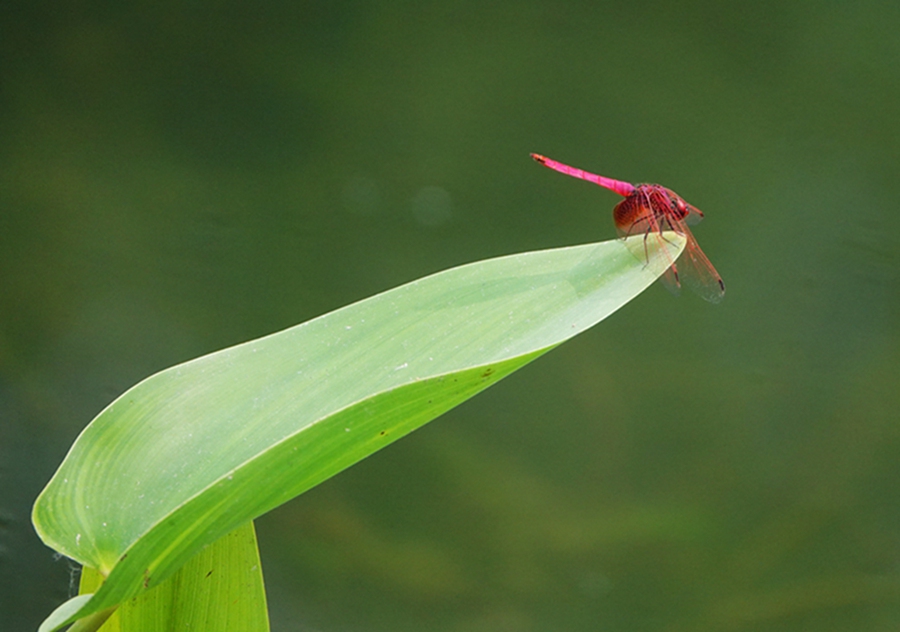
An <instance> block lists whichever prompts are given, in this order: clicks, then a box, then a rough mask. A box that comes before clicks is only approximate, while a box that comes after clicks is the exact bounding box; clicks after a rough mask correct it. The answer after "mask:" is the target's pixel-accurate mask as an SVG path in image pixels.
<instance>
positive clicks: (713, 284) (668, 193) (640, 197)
mask: <svg viewBox="0 0 900 632" xmlns="http://www.w3.org/2000/svg"><path fill="white" fill-rule="evenodd" d="M531 157H532V158H534V159H535V160H537V161H538V162H539V163H541V164H542V165H544V166H545V167H550V168H551V169H553V170H554V171H559V172H560V173H564V174H566V175H567V176H572V177H573V178H580V179H582V180H587V181H588V182H593V183H594V184H599V185H600V186H601V187H604V188H606V189H609V190H610V191H615V192H616V193H618V194H619V195H621V196H622V197H624V198H625V199H624V200H622V201H621V202H619V203H618V204H617V205H616V208H614V209H613V221H614V222H615V223H616V230H617V231H618V232H619V236H621V237H628V236H629V235H640V234H643V235H644V241H646V240H647V238H648V237H650V236H651V235H657V234H658V235H660V236H661V235H662V233H663V231H667V230H671V231H675V232H676V233H678V234H680V235H684V236H685V237H686V238H687V244H686V245H685V247H684V252H683V253H682V254H683V256H682V257H681V258H680V259H679V261H678V265H677V266H676V265H675V262H674V261H673V262H672V265H671V266H669V269H668V270H666V271H665V273H664V274H663V276H661V277H660V281H662V282H663V284H664V285H665V286H666V287H668V288H669V289H670V290H671V291H672V292H674V293H676V294H677V293H678V291H679V290H680V289H681V281H682V279H683V280H684V282H685V283H686V284H687V285H688V286H689V287H690V288H691V289H692V290H694V291H695V292H697V294H699V295H700V296H702V297H703V298H705V299H706V300H707V301H710V302H713V303H718V302H719V301H721V300H722V297H723V296H725V284H724V283H723V282H722V277H720V276H719V273H718V272H716V269H715V268H714V267H713V265H712V264H711V263H710V262H709V259H707V258H706V255H705V254H703V251H702V250H700V246H698V245H697V240H696V239H694V235H693V234H691V231H690V229H689V228H688V224H690V225H694V224H696V223H697V222H699V221H700V220H701V219H703V213H702V212H700V209H698V208H695V207H693V206H691V205H690V204H688V203H687V202H685V201H684V200H683V199H682V198H681V196H680V195H678V194H677V193H675V192H674V191H672V190H671V189H667V188H666V187H664V186H660V185H658V184H639V185H637V186H635V185H633V184H629V183H628V182H622V181H621V180H613V179H612V178H604V177H603V176H598V175H596V174H594V173H588V172H587V171H582V170H581V169H576V168H575V167H570V166H568V165H564V164H562V163H561V162H556V161H555V160H551V159H550V158H547V157H545V156H541V155H540V154H531ZM660 238H661V237H660Z"/></svg>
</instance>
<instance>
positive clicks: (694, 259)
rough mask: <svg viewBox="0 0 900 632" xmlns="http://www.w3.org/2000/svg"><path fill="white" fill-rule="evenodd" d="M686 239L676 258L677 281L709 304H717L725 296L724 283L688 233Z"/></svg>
mask: <svg viewBox="0 0 900 632" xmlns="http://www.w3.org/2000/svg"><path fill="white" fill-rule="evenodd" d="M687 238H688V241H687V245H685V247H684V252H683V253H682V254H681V257H679V258H678V271H679V273H680V274H679V279H680V280H681V281H682V282H683V283H684V284H685V285H687V286H688V287H689V288H691V289H692V290H693V291H694V292H696V293H697V294H699V295H700V296H701V297H703V298H704V299H706V300H707V301H709V302H710V303H718V302H719V301H721V300H722V297H723V296H725V283H724V282H723V281H722V277H720V276H719V273H718V272H716V269H715V268H714V267H713V264H712V263H710V261H709V259H707V258H706V255H705V254H703V251H702V250H700V246H698V245H697V240H696V239H694V236H693V235H692V234H691V233H690V232H689V231H688V232H687Z"/></svg>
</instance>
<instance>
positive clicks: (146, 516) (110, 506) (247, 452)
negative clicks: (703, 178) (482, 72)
mask: <svg viewBox="0 0 900 632" xmlns="http://www.w3.org/2000/svg"><path fill="white" fill-rule="evenodd" d="M683 248H684V238H683V237H681V236H679V235H675V234H667V239H666V240H662V239H652V240H648V241H646V242H645V241H644V240H643V236H637V237H632V238H629V240H626V241H625V242H623V241H622V240H614V241H607V242H603V243H598V244H588V245H583V246H573V247H569V248H559V249H555V250H546V251H540V252H530V253H523V254H518V255H512V256H507V257H500V258H497V259H490V260H487V261H481V262H477V263H473V264H469V265H465V266H461V267H458V268H453V269H451V270H446V271H444V272H440V273H438V274H434V275H432V276H429V277H425V278H423V279H420V280H417V281H413V282H412V283H408V284H406V285H403V286H401V287H398V288H395V289H393V290H389V291H387V292H384V293H382V294H379V295H377V296H374V297H371V298H369V299H366V300H363V301H360V302H358V303H354V304H352V305H349V306H347V307H344V308H342V309H339V310H337V311H334V312H331V313H329V314H326V315H324V316H321V317H319V318H315V319H313V320H311V321H308V322H306V323H303V324H301V325H297V326H296V327H292V328H290V329H286V330H284V331H281V332H279V333H276V334H272V335H270V336H266V337H264V338H260V339H258V340H252V341H250V342H246V343H243V344H240V345H237V346H235V347H231V348H228V349H224V350H222V351H218V352H216V353H212V354H210V355H206V356H203V357H200V358H197V359H195V360H192V361H190V362H186V363H184V364H180V365H177V366H174V367H172V368H169V369H166V370H164V371H162V372H160V373H157V374H155V375H153V376H151V377H149V378H147V379H146V380H144V381H143V382H140V383H139V384H137V385H135V386H134V387H132V388H131V389H129V390H128V391H126V392H125V393H124V394H123V395H121V396H120V397H119V398H118V399H116V400H115V401H114V402H113V403H112V404H110V405H109V407H107V408H106V409H105V410H104V411H103V412H101V413H100V414H99V415H98V416H97V417H96V418H95V419H94V420H93V421H92V422H91V424H90V425H89V426H88V427H87V428H85V430H84V431H83V432H82V433H81V435H80V436H79V437H78V439H77V440H76V441H75V443H74V444H73V446H72V448H71V450H70V451H69V454H68V455H67V456H66V459H65V460H64V461H63V463H62V465H61V466H60V468H59V470H58V471H57V472H56V474H55V475H54V476H53V478H52V479H51V480H50V482H49V483H48V484H47V487H46V488H45V489H44V491H43V492H42V493H41V495H40V496H39V497H38V499H37V502H36V503H35V507H34V512H33V516H32V519H33V522H34V525H35V528H36V529H37V531H38V533H39V535H40V536H41V538H42V539H43V540H44V542H45V543H47V545H48V546H51V547H52V548H54V549H56V550H57V551H59V552H60V553H62V554H64V555H66V556H68V557H70V558H72V559H75V560H77V561H78V562H81V563H82V564H84V565H86V566H90V567H93V568H96V569H98V570H99V571H100V572H101V573H102V574H103V575H104V576H106V577H107V580H106V581H105V582H104V584H103V585H102V587H100V589H99V590H98V591H97V592H96V593H95V594H94V597H93V598H91V599H90V601H88V602H87V603H86V604H82V603H80V602H79V605H81V608H80V609H75V610H74V611H67V613H66V614H67V616H66V618H65V619H64V620H63V619H60V618H59V617H57V616H56V614H54V615H51V618H52V619H53V621H54V622H53V626H52V627H47V628H46V629H48V630H49V629H56V628H58V627H59V626H60V625H63V624H65V623H66V622H71V621H73V620H75V619H76V618H78V617H83V616H86V615H88V614H91V613H95V612H99V611H102V610H105V609H107V608H110V607H112V606H115V605H117V604H119V603H121V602H123V601H125V600H126V599H129V598H131V597H133V596H135V595H137V594H139V593H141V592H142V591H144V590H146V589H148V588H151V587H153V586H156V585H158V584H160V583H161V582H162V581H164V580H165V579H166V578H168V577H170V576H171V575H172V574H173V573H174V572H175V571H177V570H178V568H179V567H181V566H182V565H183V564H184V563H185V562H186V561H187V560H188V559H189V558H190V557H191V556H192V555H193V554H195V553H196V552H197V551H198V550H199V549H201V548H202V547H203V546H205V545H207V544H209V543H211V542H213V541H215V540H216V539H218V538H219V537H221V536H223V535H224V534H226V533H228V532H230V531H231V530H233V529H234V528H235V527H237V526H238V525H241V524H243V523H246V522H247V521H249V520H251V519H253V518H255V517H257V516H259V515H261V514H263V513H265V512H267V511H269V510H270V509H272V508H274V507H277V506H278V505H280V504H282V503H284V502H286V501H288V500H290V499H291V498H293V497H295V496H297V495H298V494H301V493H303V492H304V491H306V490H308V489H309V488H311V487H313V486H315V485H317V484H318V483H320V482H322V481H323V480H325V479H327V478H329V477H330V476H333V475H334V474H336V473H337V472H339V471H341V470H342V469H344V468H346V467H349V466H350V465H352V464H353V463H355V462H357V461H359V460H360V459H362V458H365V457H366V456H368V455H369V454H371V453H373V452H375V451H376V450H378V449H380V448H382V447H384V446H385V445H387V444H389V443H391V442H392V441H395V440H396V439H398V438H400V437H402V436H403V435H405V434H407V433H408V432H411V431H412V430H414V429H416V428H418V427H419V426H421V425H422V424H424V423H426V422H428V421H430V420H431V419H434V418H435V417H437V416H438V415H440V414H441V413H443V412H445V411H447V410H449V409H450V408H452V407H454V406H456V405H457V404H459V403H461V402H463V401H465V400H466V399H468V398H469V397H471V396H472V395H474V394H476V393H477V392H479V391H481V390H483V389H484V388H487V387H488V386H490V385H491V384H493V383H495V382H496V381H497V380H499V379H500V378H502V377H504V376H506V375H508V374H509V373H511V372H512V371H514V370H516V369H518V368H520V367H521V366H523V365H524V364H526V363H528V362H530V361H531V360H533V359H534V358H536V357H538V356H540V355H541V354H543V353H545V352H547V351H548V350H550V349H551V348H553V347H554V346H556V345H558V344H560V343H562V342H563V341H565V340H567V339H569V338H571V337H573V336H575V335H576V334H578V333H580V332H581V331H584V330H585V329H587V328H588V327H591V326H592V325H594V324H595V323H597V322H599V321H600V320H602V319H603V318H605V317H606V316H608V315H609V314H611V313H612V312H614V311H615V310H616V309H618V308H619V307H621V306H622V305H624V304H625V303H627V302H628V301H629V300H631V299H632V298H634V297H635V296H636V295H637V294H638V293H640V292H641V291H643V290H644V289H645V288H646V287H647V286H648V285H650V284H651V283H652V282H653V281H654V280H655V279H656V278H657V277H658V276H659V275H660V274H662V272H663V271H664V270H665V269H666V268H667V267H668V266H669V265H670V264H671V262H672V261H674V260H675V259H676V258H677V256H678V255H679V254H680V252H681V250H682V249H683ZM633 252H634V253H640V256H639V257H636V256H635V254H633ZM645 257H646V258H645ZM76 599H79V598H76ZM46 624H47V622H45V625H46Z"/></svg>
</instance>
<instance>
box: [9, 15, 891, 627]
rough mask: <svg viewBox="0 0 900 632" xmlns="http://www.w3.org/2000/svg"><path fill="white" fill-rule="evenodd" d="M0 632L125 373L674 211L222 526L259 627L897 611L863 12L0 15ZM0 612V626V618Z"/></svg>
mask: <svg viewBox="0 0 900 632" xmlns="http://www.w3.org/2000/svg"><path fill="white" fill-rule="evenodd" d="M0 16H2V17H0V618H2V621H3V624H2V627H3V629H4V630H6V629H9V630H33V629H36V626H37V625H38V623H39V622H40V621H41V620H42V619H43V618H44V617H45V616H46V615H47V614H48V613H49V612H50V611H51V610H52V609H53V608H54V607H55V606H56V605H58V604H59V603H60V602H62V601H63V600H64V599H66V598H67V597H68V596H70V595H71V594H73V591H74V590H75V587H74V584H73V582H74V580H75V578H76V577H77V572H76V569H75V568H74V567H73V565H72V564H71V563H70V562H68V561H67V560H64V559H58V558H56V557H54V554H53V551H51V550H50V549H48V548H46V547H44V546H43V545H42V544H41V543H40V541H39V540H38V539H37V537H36V535H35V534H34V531H33V529H32V527H31V524H30V515H29V513H30V508H31V504H32V503H33V501H34V498H35V497H36V496H37V494H38V492H39V491H40V489H41V488H42V487H43V485H44V484H45V483H46V482H47V481H48V479H49V478H50V476H51V474H52V473H53V471H54V470H55V468H56V467H57V466H58V464H59V463H60V462H61V460H62V458H63V457H64V455H65V453H66V450H67V448H68V446H69V445H70V444H71V442H72V441H73V440H74V438H75V437H76V435H77V434H78V432H79V431H80V430H81V429H82V428H83V427H84V426H85V425H86V424H87V423H88V422H89V421H90V420H91V418H92V417H93V416H94V415H96V414H97V413H98V412H99V411H100V410H101V409H102V408H103V407H104V406H105V405H106V404H108V403H109V402H110V401H111V400H112V399H113V398H115V397H116V396H117V395H118V394H120V393H121V392H122V391H124V390H125V389H126V388H128V387H129V386H130V385H132V384H133V383H135V382H136V381H138V380H140V379H142V378H144V377H146V376H147V375H149V374H151V373H153V372H155V371H157V370H160V369H163V368H165V367H167V366H169V365H172V364H174V363H177V362H181V361H184V360H187V359H189V358H192V357H195V356H197V355H201V354H204V353H207V352H211V351H214V350H217V349H220V348H222V347H225V346H229V345H233V344H236V343H239V342H242V341H245V340H248V339H252V338H254V337H258V336H261V335H263V334H267V333H270V332H273V331H277V330H279V329H282V328H285V327H288V326H291V325H294V324H297V323H300V322H302V321H305V320H307V319H310V318H312V317H315V316H318V315H320V314H323V313H325V312H328V311H330V310H333V309H335V308H338V307H340V306H342V305H345V304H347V303H349V302H352V301H356V300H358V299H361V298H365V297H367V296H370V295H372V294H375V293H378V292H380V291H382V290H385V289H388V288H391V287H394V286H396V285H399V284H402V283H404V282H407V281H410V280H412V279H415V278H417V277H421V276H424V275H427V274H429V273H432V272H435V271H438V270H441V269H444V268H447V267H451V266H454V265H458V264H462V263H467V262H471V261H475V260H478V259H484V258H489V257H494V256H499V255H505V254H510V253H515V252H521V251H527V250H535V249H543V248H550V247H556V246H564V245H572V244H577V243H585V242H590V241H599V240H603V239H608V238H612V237H614V236H615V230H614V227H613V224H612V218H611V211H612V208H613V206H614V205H615V204H616V203H617V202H618V199H619V198H618V197H617V196H616V195H615V194H613V193H611V192H609V191H606V190H603V189H601V188H599V187H596V186H593V185H590V184H588V183H584V182H580V181H577V180H574V179H571V178H566V177H564V176H562V175H560V174H557V173H553V172H551V171H550V170H548V169H545V168H542V167H540V166H539V165H537V164H535V163H534V162H532V161H531V160H530V158H529V157H528V154H529V152H532V151H534V152H540V153H543V154H546V155H548V156H550V157H552V158H555V159H557V160H560V161H563V162H566V163H569V164H572V165H575V166H578V167H582V168H584V169H589V170H591V171H594V172H597V173H601V174H603V175H606V176H610V177H614V178H619V179H623V180H628V181H630V182H659V183H662V184H664V185H666V186H668V187H670V188H672V189H674V190H675V191H677V192H678V193H679V194H681V195H682V196H683V197H684V198H685V199H686V200H687V201H688V202H690V203H692V204H694V205H696V206H697V207H699V208H700V209H702V210H703V211H705V213H706V220H705V221H704V222H703V223H702V224H700V225H699V226H697V227H696V228H695V229H694V234H695V236H696V237H697V239H698V241H699V243H700V244H701V246H702V247H703V249H704V251H705V252H706V254H707V255H708V256H709V258H710V259H711V260H712V261H713V263H714V264H715V266H716V267H717V268H718V271H719V273H720V274H721V275H722V277H723V278H724V279H725V283H726V284H727V286H728V293H727V295H726V297H725V300H724V301H723V302H722V303H721V304H719V305H711V304H708V303H706V302H704V301H702V300H700V299H699V298H698V297H697V296H695V295H693V294H691V293H690V292H685V293H684V294H683V295H682V296H681V297H678V298H675V297H673V296H671V295H670V294H669V293H667V292H666V291H665V290H664V289H662V288H661V287H659V286H654V287H652V288H650V289H649V290H648V291H647V292H645V293H644V294H643V295H641V296H640V297H638V298H637V299H636V300H635V301H633V302H632V303H630V304H629V305H627V306H626V307H625V308H623V309H622V310H621V311H619V312H618V313H616V314H615V315H614V316H613V317H611V318H610V319H608V320H607V321H604V322H603V323H601V324H600V325H599V326H597V327H596V328H594V329H593V330H591V331H589V332H587V333H585V334H583V335H581V336H579V337H578V338H576V339H575V340H573V341H571V342H569V343H567V344H566V345H564V346H563V347H561V348H559V349H557V350H555V351H553V352H552V353H550V354H549V355H547V356H545V357H543V358H541V359H540V360H538V361H537V362H535V363H533V364H531V365H529V366H528V367H526V368H525V369H523V370H522V371H520V372H518V373H516V374H515V375H513V376H511V377H510V378H508V379H507V380H505V381H504V382H502V383H500V384H499V385H497V386H495V387H494V388H492V389H490V390H488V391H487V392H485V393H483V394H481V395H479V396H478V397H476V398H474V399H473V400H471V401H469V402H467V403H466V404H464V405H463V406H461V407H459V408H457V409H456V410H454V411H452V412H451V413H449V414H447V415H444V416H443V417H442V418H440V419H438V420H436V421H434V422H432V423H431V424H429V425H427V426H426V427H424V428H423V429H421V430H419V431H418V432H416V433H414V434H413V435H411V436H410V437H407V438H405V439H403V440H402V441H400V442H398V443H397V444H395V445H392V446H391V447H389V448H387V449H386V450H383V451H382V452H380V453H378V454H376V455H374V456H372V457H370V458H369V459H367V460H365V461H363V462H362V463H360V464H358V465H356V466H355V467H353V468H352V469H350V470H348V471H346V472H344V473H343V474H341V475H339V476H337V477H336V478H334V479H332V480H330V481H328V482H327V483H325V484H323V485H321V486H320V487H318V488H316V489H315V490H313V491H311V492H309V493H307V494H305V495H303V496H301V497H299V498H297V499H295V500H294V501H292V502H290V503H288V504H286V505H284V506H282V507H281V508H279V509H277V510H275V511H273V512H271V513H270V514H268V515H266V516H264V517H262V518H261V519H259V520H258V521H257V527H258V531H259V538H260V546H261V550H262V558H263V568H264V571H265V574H266V581H267V587H268V591H269V603H270V611H271V617H272V624H273V630H274V631H276V632H288V631H302V632H333V631H359V632H369V631H371V632H380V631H401V630H409V631H413V630H436V631H448V632H457V631H460V632H461V631H476V632H478V631H482V630H484V631H488V630H490V631H501V632H503V631H525V632H530V631H535V632H537V631H544V630H566V631H581V630H584V631H594V630H616V631H618V630H628V631H640V630H665V631H688V630H723V631H739V632H749V631H757V630H767V631H771V630H775V631H782V630H816V631H823V630H824V631H830V630H896V629H897V628H898V627H900V459H898V456H900V414H898V408H900V255H898V253H900V213H898V205H897V200H898V198H900V178H898V175H897V171H898V165H900V117H898V105H900V38H898V37H897V25H898V24H900V4H896V3H895V4H892V3H884V2H862V3H840V2H826V1H824V0H822V1H818V2H795V3H782V2H772V1H769V0H763V1H762V2H756V3H746V2H729V3H722V2H711V1H709V0H695V1H688V2H678V3H664V2H622V1H609V2H554V1H552V0H541V1H537V0H531V1H524V2H515V3H514V2H474V1H466V0H442V1H441V2H429V1H425V2H421V1H420V2H370V3H356V2H346V1H336V2H304V1H301V2H287V1H281V2H278V1H271V2H266V1H263V2H260V3H242V2H204V1H196V2H168V1H162V2H160V1H159V0H156V1H154V2H147V1H144V0H138V1H137V2H128V3H118V2H99V1H95V2H44V1H38V2H24V1H22V0H12V1H7V2H4V4H3V8H2V9H0ZM7 626H9V627H7Z"/></svg>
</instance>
